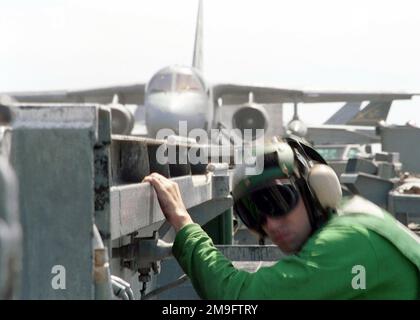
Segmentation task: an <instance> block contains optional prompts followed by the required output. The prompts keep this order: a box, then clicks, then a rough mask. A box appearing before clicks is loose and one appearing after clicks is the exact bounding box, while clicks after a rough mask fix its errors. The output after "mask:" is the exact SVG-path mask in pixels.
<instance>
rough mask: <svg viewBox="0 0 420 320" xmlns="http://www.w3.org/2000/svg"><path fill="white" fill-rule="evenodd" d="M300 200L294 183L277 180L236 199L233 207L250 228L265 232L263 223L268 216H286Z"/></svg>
mask: <svg viewBox="0 0 420 320" xmlns="http://www.w3.org/2000/svg"><path fill="white" fill-rule="evenodd" d="M298 202H299V192H298V191H297V189H296V188H295V187H294V186H293V185H292V184H290V183H283V182H280V180H275V181H273V182H272V183H271V184H270V185H266V186H262V187H260V188H257V189H255V190H252V191H250V192H249V193H247V194H246V195H244V196H242V197H241V198H240V199H237V200H235V203H234V205H233V209H234V211H235V213H236V214H237V215H238V216H239V218H240V219H241V220H242V222H243V223H244V224H245V225H246V226H247V227H248V228H250V229H253V230H256V231H258V232H261V233H263V231H262V225H264V224H265V223H266V218H267V216H269V217H281V216H284V215H286V214H288V213H289V212H291V211H292V210H293V209H294V208H296V206H297V204H298Z"/></svg>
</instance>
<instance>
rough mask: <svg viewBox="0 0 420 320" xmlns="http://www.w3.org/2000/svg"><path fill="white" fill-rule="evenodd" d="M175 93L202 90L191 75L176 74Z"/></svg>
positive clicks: (198, 82)
mask: <svg viewBox="0 0 420 320" xmlns="http://www.w3.org/2000/svg"><path fill="white" fill-rule="evenodd" d="M175 83H176V86H175V87H176V88H175V90H176V91H180V92H183V91H203V90H204V88H203V86H202V85H201V83H200V81H199V80H198V79H197V78H196V77H194V75H193V74H182V73H178V74H177V75H176V82H175Z"/></svg>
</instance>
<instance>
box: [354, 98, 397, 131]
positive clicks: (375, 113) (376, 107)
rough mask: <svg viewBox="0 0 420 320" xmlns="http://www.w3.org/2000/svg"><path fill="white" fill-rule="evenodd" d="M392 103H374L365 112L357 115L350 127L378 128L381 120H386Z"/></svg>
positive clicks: (364, 109)
mask: <svg viewBox="0 0 420 320" xmlns="http://www.w3.org/2000/svg"><path fill="white" fill-rule="evenodd" d="M391 104H392V101H372V102H370V103H369V104H368V105H367V106H366V107H365V108H363V110H361V111H360V112H359V113H357V114H356V116H354V117H353V118H352V119H351V120H350V121H348V122H347V124H348V125H355V126H376V124H377V123H378V122H379V121H381V120H386V118H387V117H388V113H389V110H390V109H391Z"/></svg>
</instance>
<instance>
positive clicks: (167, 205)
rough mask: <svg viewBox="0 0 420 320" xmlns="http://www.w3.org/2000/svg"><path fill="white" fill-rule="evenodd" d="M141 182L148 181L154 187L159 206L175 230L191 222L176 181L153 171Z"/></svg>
mask: <svg viewBox="0 0 420 320" xmlns="http://www.w3.org/2000/svg"><path fill="white" fill-rule="evenodd" d="M143 182H149V183H150V184H151V185H152V186H153V187H154V188H155V190H156V194H157V197H158V200H159V204H160V208H161V209H162V212H163V214H164V215H165V217H166V219H167V220H168V222H169V223H170V224H171V225H172V226H173V227H174V228H175V231H176V232H178V231H179V230H180V229H182V227H184V226H185V225H187V224H190V223H193V221H192V219H191V217H190V215H189V213H188V212H187V209H185V205H184V202H183V201H182V197H181V193H180V192H179V186H178V184H177V183H176V182H173V181H171V180H169V179H167V178H165V177H164V176H162V175H160V174H158V173H155V172H154V173H152V174H150V175H148V176H147V177H145V178H144V179H143Z"/></svg>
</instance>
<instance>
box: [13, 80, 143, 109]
mask: <svg viewBox="0 0 420 320" xmlns="http://www.w3.org/2000/svg"><path fill="white" fill-rule="evenodd" d="M144 88H145V84H134V85H126V86H114V87H105V88H95V89H88V90H74V91H40V92H10V93H5V94H6V95H8V96H11V97H13V98H14V99H16V100H17V101H18V102H47V103H48V102H57V103H71V102H76V103H83V102H93V103H101V104H108V103H111V102H112V99H113V97H114V95H118V102H119V103H121V104H137V105H142V104H144Z"/></svg>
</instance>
